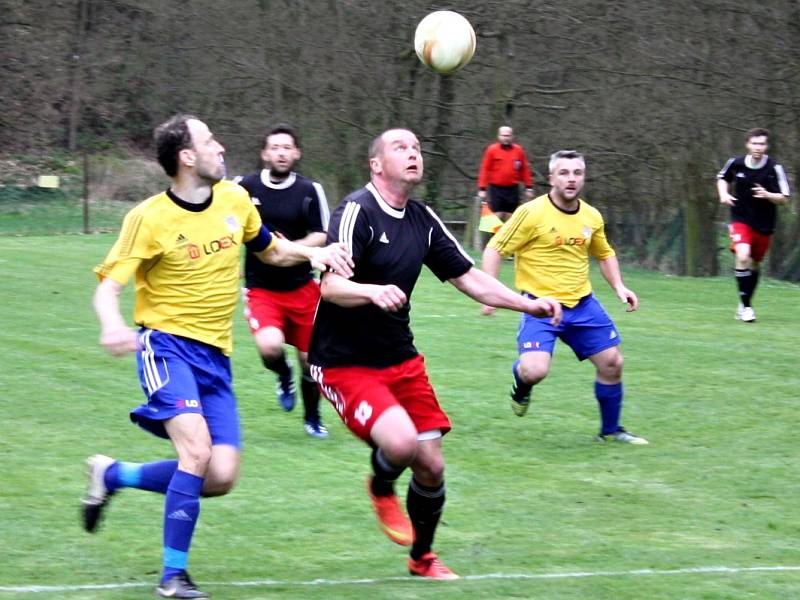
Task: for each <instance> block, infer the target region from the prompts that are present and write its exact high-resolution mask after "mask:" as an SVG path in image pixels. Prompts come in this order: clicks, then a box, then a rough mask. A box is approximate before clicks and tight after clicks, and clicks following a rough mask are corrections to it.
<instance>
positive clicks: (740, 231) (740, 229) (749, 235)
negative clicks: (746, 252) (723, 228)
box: [728, 223, 772, 263]
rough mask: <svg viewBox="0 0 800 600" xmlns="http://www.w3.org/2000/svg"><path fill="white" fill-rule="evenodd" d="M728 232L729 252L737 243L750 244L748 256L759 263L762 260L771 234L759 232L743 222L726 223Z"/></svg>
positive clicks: (732, 250) (767, 248) (733, 249)
mask: <svg viewBox="0 0 800 600" xmlns="http://www.w3.org/2000/svg"><path fill="white" fill-rule="evenodd" d="M728 234H729V235H730V237H731V252H735V251H736V250H735V248H736V245H737V244H749V245H750V258H752V259H753V260H754V261H755V262H757V263H760V262H761V261H762V260H764V257H765V256H766V255H767V250H769V242H770V240H771V239H772V236H771V235H767V234H764V233H759V232H758V231H756V230H755V229H753V228H752V227H750V226H749V225H747V224H745V223H731V224H730V225H728Z"/></svg>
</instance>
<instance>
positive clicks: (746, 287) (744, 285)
mask: <svg viewBox="0 0 800 600" xmlns="http://www.w3.org/2000/svg"><path fill="white" fill-rule="evenodd" d="M734 275H736V286H737V287H738V288H739V302H741V303H742V306H750V278H751V276H752V273H751V271H750V269H735V270H734Z"/></svg>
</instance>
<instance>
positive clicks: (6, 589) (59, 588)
mask: <svg viewBox="0 0 800 600" xmlns="http://www.w3.org/2000/svg"><path fill="white" fill-rule="evenodd" d="M764 572H800V566H791V565H783V566H764V567H686V568H683V569H634V570H632V571H574V572H564V573H487V574H486V575H465V576H463V577H462V578H461V579H462V581H481V580H485V579H521V580H525V579H528V580H535V579H578V578H583V577H641V576H643V575H657V576H658V575H736V574H739V573H764ZM410 581H419V582H424V581H425V582H426V581H430V580H429V579H423V578H420V577H411V576H405V577H382V578H378V579H313V580H311V581H286V580H283V581H281V580H277V579H261V580H255V581H218V582H205V584H204V585H207V586H209V587H217V586H219V587H224V586H229V587H273V586H334V585H364V584H373V583H389V582H410ZM151 586H153V583H97V584H91V583H87V584H83V585H17V586H10V585H0V593H13V594H47V593H62V594H63V593H65V592H82V591H92V590H123V589H128V588H141V587H151Z"/></svg>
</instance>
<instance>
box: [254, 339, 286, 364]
mask: <svg viewBox="0 0 800 600" xmlns="http://www.w3.org/2000/svg"><path fill="white" fill-rule="evenodd" d="M257 346H258V353H259V354H261V357H262V358H263V359H264V360H268V361H271V360H276V359H278V358H280V356H281V354H282V353H283V344H273V343H271V342H259V343H258V344H257Z"/></svg>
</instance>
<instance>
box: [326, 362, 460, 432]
mask: <svg viewBox="0 0 800 600" xmlns="http://www.w3.org/2000/svg"><path fill="white" fill-rule="evenodd" d="M311 375H312V376H313V377H314V379H315V380H316V382H317V384H318V385H319V388H320V390H321V391H322V393H323V394H324V395H325V397H327V398H328V400H330V402H331V404H333V407H334V408H335V409H336V412H337V413H339V417H341V419H342V422H344V424H345V425H346V426H347V428H348V429H349V430H350V431H352V432H353V433H354V434H355V435H357V436H358V437H360V438H361V439H362V440H364V441H365V442H367V443H371V438H370V432H371V431H372V426H373V425H374V424H375V421H376V420H377V419H378V417H380V416H381V415H382V414H383V413H384V411H386V409H388V408H391V407H392V406H401V407H403V409H405V411H406V412H407V413H408V416H409V417H411V421H412V422H413V423H414V426H415V427H416V428H417V431H418V432H419V433H423V432H427V431H434V430H439V431H441V433H442V435H444V434H445V433H447V432H448V431H450V429H451V427H452V426H451V423H450V419H449V418H448V417H447V414H446V413H445V412H444V411H443V410H442V407H441V406H439V401H438V400H437V399H436V394H435V393H434V391H433V387H432V386H431V383H430V381H429V380H428V374H427V373H426V372H425V360H424V359H423V357H422V356H421V355H417V356H415V357H413V358H410V359H408V360H406V361H404V362H402V363H400V364H399V365H394V366H391V367H386V368H382V369H376V368H370V367H330V368H323V367H318V366H315V365H312V366H311Z"/></svg>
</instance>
